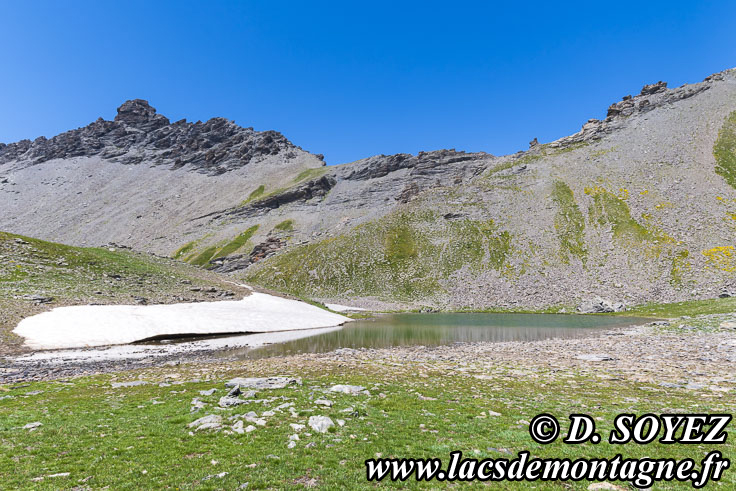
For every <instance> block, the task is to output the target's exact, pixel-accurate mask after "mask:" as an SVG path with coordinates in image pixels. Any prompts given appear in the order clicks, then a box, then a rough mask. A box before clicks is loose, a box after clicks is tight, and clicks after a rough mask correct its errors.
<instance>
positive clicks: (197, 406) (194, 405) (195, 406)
mask: <svg viewBox="0 0 736 491" xmlns="http://www.w3.org/2000/svg"><path fill="white" fill-rule="evenodd" d="M191 405H192V407H191V409H189V412H192V413H195V412H197V411H199V410H200V409H203V408H204V406H205V403H204V402H202V401H200V400H199V397H195V398H194V399H192V403H191Z"/></svg>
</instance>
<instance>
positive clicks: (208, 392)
mask: <svg viewBox="0 0 736 491" xmlns="http://www.w3.org/2000/svg"><path fill="white" fill-rule="evenodd" d="M216 390H217V389H210V390H200V391H199V395H201V396H211V395H212V394H214V393H215V391H216Z"/></svg>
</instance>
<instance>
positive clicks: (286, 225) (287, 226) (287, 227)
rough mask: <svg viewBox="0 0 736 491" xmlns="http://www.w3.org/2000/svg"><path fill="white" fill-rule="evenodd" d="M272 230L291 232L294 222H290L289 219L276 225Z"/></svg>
mask: <svg viewBox="0 0 736 491" xmlns="http://www.w3.org/2000/svg"><path fill="white" fill-rule="evenodd" d="M273 229H274V230H281V231H282V232H291V231H292V230H294V220H292V219H291V218H290V219H288V220H284V221H283V222H281V223H279V224H278V225H276V226H275V227H274V228H273Z"/></svg>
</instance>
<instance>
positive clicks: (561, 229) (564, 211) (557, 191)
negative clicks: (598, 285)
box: [552, 181, 588, 264]
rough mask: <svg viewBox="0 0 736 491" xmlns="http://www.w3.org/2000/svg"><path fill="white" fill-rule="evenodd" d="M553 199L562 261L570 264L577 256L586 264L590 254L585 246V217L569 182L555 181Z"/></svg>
mask: <svg viewBox="0 0 736 491" xmlns="http://www.w3.org/2000/svg"><path fill="white" fill-rule="evenodd" d="M552 201H554V202H555V203H556V204H557V214H556V215H555V221H554V224H555V232H556V233H557V237H558V239H559V241H560V256H561V257H562V261H563V262H564V263H565V264H569V262H570V258H571V257H577V258H578V259H580V260H581V261H582V262H583V264H585V261H586V259H587V255H588V250H587V248H586V247H585V218H584V217H583V213H582V212H581V211H580V208H579V207H578V204H577V202H576V201H575V195H574V194H573V192H572V189H570V187H569V186H568V185H567V183H565V182H563V181H555V184H554V188H553V189H552Z"/></svg>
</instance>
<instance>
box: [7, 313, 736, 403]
mask: <svg viewBox="0 0 736 491" xmlns="http://www.w3.org/2000/svg"><path fill="white" fill-rule="evenodd" d="M734 321H736V316H734V315H732V314H711V315H701V316H694V317H688V316H685V317H684V318H677V319H671V320H670V321H669V322H667V321H657V322H652V323H650V324H647V325H640V326H631V327H627V328H617V329H601V330H600V331H598V332H595V333H591V334H589V335H585V336H584V337H580V338H576V339H547V340H539V341H511V342H475V343H456V344H452V345H444V346H436V347H425V346H408V347H394V348H382V349H349V348H347V349H338V350H335V351H332V352H329V353H311V354H300V355H292V356H283V357H271V358H268V363H269V364H270V365H272V366H275V367H276V366H278V367H281V368H282V369H283V370H284V371H291V370H299V369H301V368H304V367H314V366H320V365H329V364H334V363H338V364H351V365H354V366H356V367H366V366H380V365H382V364H390V365H395V366H402V365H408V366H411V365H416V364H422V363H428V364H432V365H433V366H434V368H435V369H440V370H443V371H448V372H453V371H455V372H458V371H459V372H464V371H468V370H471V369H478V370H484V369H486V368H489V367H490V368H492V367H493V366H495V365H498V364H502V365H514V366H516V367H517V368H518V369H520V370H526V371H528V370H539V369H544V370H549V369H551V370H571V369H573V370H583V371H593V372H595V373H599V374H605V375H606V376H612V377H623V378H626V379H630V380H633V381H646V382H652V383H659V382H661V383H664V384H679V385H682V386H687V385H691V386H692V385H693V384H694V385H697V386H709V385H714V387H732V386H734V385H736V377H733V376H729V374H733V373H736V330H734V329H733V328H731V327H723V326H730V325H732V323H733V322H734ZM220 349H221V347H220V348H218V347H214V348H213V349H201V350H196V351H195V350H193V351H190V352H187V351H179V352H172V353H170V354H166V353H164V354H161V355H160V356H145V357H139V358H130V359H121V360H104V359H102V360H99V361H87V362H75V361H74V360H70V361H68V362H62V363H58V362H56V363H52V362H50V361H49V359H43V358H41V359H34V358H32V357H31V358H30V359H27V360H25V361H23V360H22V359H20V358H14V359H9V360H8V363H6V364H5V365H4V367H3V368H1V369H0V383H17V382H21V381H28V380H54V379H62V378H69V377H77V376H81V375H93V374H98V373H110V372H119V371H129V370H137V369H145V368H152V367H161V366H170V367H171V366H177V365H179V364H183V365H193V366H200V367H202V368H205V367H209V369H211V370H220V369H222V368H223V367H237V366H247V364H248V363H254V362H255V361H250V360H245V361H233V360H232V359H227V358H225V359H223V358H221V357H218V356H217V353H219V352H220ZM729 377H730V378H729ZM719 390H720V389H719Z"/></svg>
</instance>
